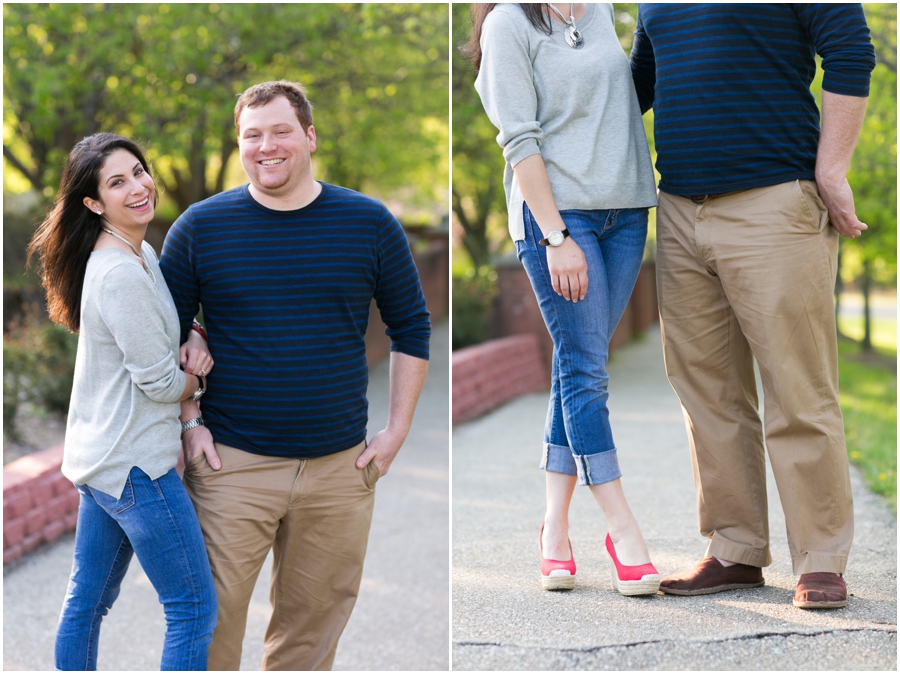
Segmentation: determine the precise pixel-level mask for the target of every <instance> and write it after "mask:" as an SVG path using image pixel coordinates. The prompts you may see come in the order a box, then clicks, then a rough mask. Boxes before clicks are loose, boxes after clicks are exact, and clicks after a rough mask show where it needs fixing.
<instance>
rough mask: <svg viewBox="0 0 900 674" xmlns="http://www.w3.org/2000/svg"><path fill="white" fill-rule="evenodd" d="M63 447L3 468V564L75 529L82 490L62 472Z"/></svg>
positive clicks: (51, 449)
mask: <svg viewBox="0 0 900 674" xmlns="http://www.w3.org/2000/svg"><path fill="white" fill-rule="evenodd" d="M62 456H63V446H62V445H59V446H57V447H52V448H50V449H45V450H44V451H42V452H36V453H34V454H31V455H29V456H24V457H22V458H21V459H17V460H16V461H13V462H12V463H10V464H8V465H6V466H4V467H3V563H4V564H8V563H9V562H10V561H12V560H14V559H17V558H18V557H21V556H22V555H24V554H25V553H28V552H31V551H32V550H34V549H35V548H36V547H37V546H39V545H41V544H43V543H49V542H51V541H55V540H56V539H57V538H59V537H60V536H62V535H63V534H65V533H68V532H70V531H74V530H75V520H76V519H77V516H78V490H77V489H76V488H75V486H74V485H73V484H72V483H71V482H69V481H68V480H67V479H66V478H65V477H63V474H62V473H60V472H59V468H60V466H61V465H62Z"/></svg>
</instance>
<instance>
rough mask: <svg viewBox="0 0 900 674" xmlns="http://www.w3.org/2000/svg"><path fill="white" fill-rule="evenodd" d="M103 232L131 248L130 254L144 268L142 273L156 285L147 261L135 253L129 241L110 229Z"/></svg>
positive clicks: (105, 228)
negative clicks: (148, 275)
mask: <svg viewBox="0 0 900 674" xmlns="http://www.w3.org/2000/svg"><path fill="white" fill-rule="evenodd" d="M103 231H104V232H106V233H107V234H112V235H113V236H114V237H116V238H117V239H119V240H121V241H124V242H125V245H126V246H128V247H129V248H131V252H132V253H134V254H135V255H136V256H137V257H138V258H139V259H140V261H141V265H142V266H143V267H144V271H146V272H147V273H148V274H150V278H152V279H153V283H156V277H155V276H154V275H153V270H152V269H150V266H149V265H148V264H147V261H146V260H145V259H144V256H143V255H141V254H140V253H138V252H137V249H136V248H135V247H134V246H133V245H132V244H131V241H129V240H128V239H126V238H125V237H124V236H122V235H121V234H116V233H115V232H114V231H112V230H111V229H108V228H107V227H104V228H103Z"/></svg>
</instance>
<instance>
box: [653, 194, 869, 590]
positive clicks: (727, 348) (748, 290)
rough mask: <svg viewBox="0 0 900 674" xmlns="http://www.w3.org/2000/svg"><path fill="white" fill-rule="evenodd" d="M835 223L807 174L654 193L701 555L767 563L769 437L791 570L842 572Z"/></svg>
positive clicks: (843, 485) (665, 320)
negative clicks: (717, 190) (722, 188)
mask: <svg viewBox="0 0 900 674" xmlns="http://www.w3.org/2000/svg"><path fill="white" fill-rule="evenodd" d="M837 247H838V234H837V232H836V231H835V230H834V229H833V228H832V227H831V226H830V225H829V224H828V213H827V210H826V208H825V205H824V203H823V202H822V200H821V198H820V197H819V194H818V191H817V189H816V185H815V183H814V182H811V181H793V182H788V183H783V184H780V185H773V186H771V187H763V188H758V189H753V190H745V191H741V192H734V193H731V194H727V195H724V196H721V197H715V198H711V199H706V200H705V201H703V202H702V203H695V202H694V201H692V200H691V199H688V198H685V197H676V196H672V195H670V194H665V193H660V195H659V210H658V213H657V271H658V276H657V286H658V292H659V303H660V318H661V322H662V332H663V350H664V354H665V362H666V373H667V374H668V376H669V381H670V383H671V384H672V387H673V388H674V389H675V392H676V393H677V394H678V397H679V398H680V399H681V404H682V406H683V408H684V415H685V421H686V424H687V431H688V436H689V440H690V446H691V458H692V461H693V468H694V484H695V487H696V490H697V510H698V516H699V522H700V531H701V533H702V534H703V535H704V536H706V537H708V538H711V539H712V540H711V542H710V544H709V550H708V552H707V554H708V555H712V556H715V557H719V558H721V559H725V560H728V561H732V562H738V563H742V564H751V565H753V566H767V565H768V564H770V563H771V554H770V552H769V528H768V510H767V505H766V473H765V457H764V453H763V452H764V445H763V433H762V424H761V422H760V418H759V414H758V399H757V393H756V380H755V377H754V372H753V357H754V356H755V357H756V360H757V363H758V364H759V371H760V375H761V379H762V384H763V390H764V392H765V415H764V417H765V447H767V448H768V451H769V458H770V461H771V463H772V470H773V472H774V474H775V482H776V484H777V486H778V493H779V496H780V497H781V504H782V506H783V508H784V514H785V519H786V523H787V534H788V543H789V546H790V552H791V561H792V564H793V569H794V573H798V574H799V573H810V572H815V571H828V572H832V573H842V572H843V571H844V568H845V566H846V563H847V554H848V552H849V550H850V545H851V543H852V541H853V500H852V495H851V492H850V473H849V466H848V462H847V451H846V446H845V441H844V429H843V420H842V417H841V410H840V407H839V406H838V377H837V338H836V328H835V320H834V300H833V291H834V281H835V273H836V266H837V264H836V263H837Z"/></svg>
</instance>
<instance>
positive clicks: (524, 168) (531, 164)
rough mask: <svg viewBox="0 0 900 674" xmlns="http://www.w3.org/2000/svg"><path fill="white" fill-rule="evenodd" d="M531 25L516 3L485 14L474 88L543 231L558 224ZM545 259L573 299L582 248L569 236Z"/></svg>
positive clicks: (583, 288) (559, 287)
mask: <svg viewBox="0 0 900 674" xmlns="http://www.w3.org/2000/svg"><path fill="white" fill-rule="evenodd" d="M532 32H533V29H532V28H531V26H530V25H529V23H528V21H527V19H525V16H524V14H523V13H522V12H521V10H520V9H519V8H518V7H514V8H512V11H510V10H508V9H505V8H504V9H500V7H498V8H497V9H495V10H494V11H493V12H491V14H489V15H488V17H487V19H485V22H484V26H483V30H482V34H481V46H482V51H483V53H482V59H481V70H480V71H479V74H478V79H477V80H476V81H475V89H476V90H477V91H478V94H479V96H480V97H481V102H482V104H483V105H484V110H485V112H486V113H487V115H488V117H489V118H490V120H491V122H492V123H493V124H494V126H496V127H497V129H498V130H499V131H500V133H499V134H498V135H497V142H498V143H499V145H500V147H502V148H503V158H504V159H506V161H507V162H508V163H509V165H510V166H512V167H513V172H514V173H515V175H516V182H517V183H518V184H519V190H520V191H521V192H522V196H523V197H524V199H525V203H527V204H528V208H529V209H530V210H531V213H532V214H533V215H534V219H535V220H536V221H537V223H538V226H539V227H540V228H541V231H542V232H543V233H544V235H545V236H546V234H547V232H549V231H551V230H554V229H556V230H562V229H564V228H565V224H564V223H563V221H562V218H561V217H560V215H559V209H558V208H557V206H556V200H555V199H554V198H553V190H552V188H551V186H550V179H549V177H548V176H547V167H546V166H545V165H544V158H543V157H542V156H541V154H540V152H541V149H540V148H541V142H542V140H543V138H544V132H543V130H542V129H541V126H540V124H539V123H538V121H537V106H538V103H537V93H536V92H535V90H534V70H533V66H532V61H531V59H532V54H531V50H530V44H529V36H530V35H531V33H532ZM547 263H548V265H549V267H550V280H551V283H552V284H553V289H554V290H555V291H556V292H557V293H558V294H560V295H562V296H563V297H565V298H566V299H567V300H572V301H575V302H577V301H578V300H579V299H584V294H585V293H586V292H587V287H588V278H587V264H586V263H585V260H584V253H582V251H581V249H580V248H579V247H578V244H576V243H575V242H574V241H573V240H572V238H571V237H568V238H567V239H566V240H565V242H564V243H563V244H562V245H561V246H558V247H552V246H548V247H547Z"/></svg>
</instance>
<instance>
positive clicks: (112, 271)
mask: <svg viewBox="0 0 900 674" xmlns="http://www.w3.org/2000/svg"><path fill="white" fill-rule="evenodd" d="M156 201H157V193H156V187H155V185H154V183H153V179H152V177H151V175H150V168H149V166H148V165H147V162H146V160H145V159H144V155H143V153H142V152H141V150H140V148H139V147H138V146H137V145H136V144H135V143H134V142H132V141H130V140H128V139H127V138H122V137H121V136H115V135H113V134H109V133H98V134H96V135H94V136H91V137H89V138H85V139H84V140H82V141H81V142H80V143H78V144H77V145H76V146H75V148H74V149H73V150H72V152H71V153H70V154H69V157H68V160H67V161H66V166H65V169H64V171H63V177H62V183H61V184H60V189H59V194H58V196H57V200H56V205H55V207H54V209H53V210H52V212H51V213H50V215H49V216H48V217H47V219H46V220H45V221H44V222H43V224H42V225H41V226H40V228H39V229H38V231H37V233H36V234H35V237H34V239H33V240H32V242H31V244H30V246H29V259H30V257H31V255H32V254H33V253H35V252H37V253H38V254H39V258H40V262H41V267H42V276H43V278H42V280H43V285H44V288H45V289H46V291H47V305H48V309H49V312H50V317H51V318H52V319H53V320H54V321H56V322H58V323H62V324H63V325H65V326H67V327H68V328H69V329H70V330H72V331H74V332H80V336H79V340H78V352H77V356H76V362H75V379H74V382H73V387H72V400H71V403H70V407H69V417H68V423H67V427H66V442H65V445H66V449H65V454H64V458H63V465H62V471H63V474H64V475H65V476H66V477H67V478H69V479H70V480H72V482H74V483H75V484H76V486H77V487H78V490H79V492H80V494H81V497H80V504H79V509H78V524H77V528H76V533H75V560H74V563H73V565H72V575H71V578H70V581H69V587H68V590H67V592H66V598H65V601H64V603H63V608H62V613H61V615H60V619H59V628H58V631H57V635H56V667H57V668H58V669H63V670H86V669H90V670H93V669H96V668H97V646H98V641H99V633H100V622H101V620H102V619H103V616H104V615H106V613H107V612H108V610H109V609H110V608H111V607H112V604H113V602H114V601H115V599H116V597H117V596H118V594H119V588H120V585H121V583H122V579H123V577H124V576H125V572H126V570H127V568H128V564H129V562H130V560H131V557H132V555H133V554H137V556H138V559H139V560H140V562H141V566H142V567H143V569H144V571H145V572H146V573H147V576H148V577H149V579H150V582H151V583H152V584H153V587H154V588H155V589H156V591H157V593H158V594H159V600H160V603H162V604H163V607H164V609H165V614H166V623H167V630H166V639H165V645H164V647H163V655H162V664H161V667H162V669H164V670H205V669H206V655H207V648H208V646H209V642H210V640H211V639H212V632H213V628H214V627H215V621H216V611H217V605H216V597H215V591H214V589H213V579H212V574H211V572H210V570H209V560H208V558H207V556H206V549H205V547H204V544H203V536H202V534H201V532H200V525H199V523H198V521H197V516H196V514H195V513H194V509H193V506H192V505H191V501H190V500H189V498H188V496H187V492H186V491H185V489H184V486H183V485H182V483H181V480H180V479H179V477H178V475H177V473H176V472H175V464H176V462H177V460H178V453H179V451H180V449H181V439H180V437H181V435H180V433H181V428H180V422H179V420H178V416H179V412H180V405H179V404H178V403H179V401H181V400H185V399H187V398H194V399H197V398H199V397H200V396H201V395H202V394H203V392H204V390H205V387H206V384H205V378H204V376H205V374H206V373H207V372H208V370H209V369H210V368H211V367H212V360H211V359H210V358H209V357H208V356H205V355H201V356H199V357H198V356H195V357H193V360H194V363H192V364H191V366H190V367H189V369H194V368H196V370H197V375H194V374H193V373H186V372H182V371H181V370H180V368H179V348H178V342H179V338H180V329H179V323H178V317H177V315H176V313H175V306H174V304H173V302H172V297H171V296H170V295H169V290H168V288H167V287H166V283H165V280H164V279H163V276H162V274H161V273H160V270H159V264H158V262H157V259H156V255H155V253H154V252H153V249H152V248H151V247H150V245H149V244H146V243H144V235H145V233H146V231H147V225H148V224H149V222H150V221H151V220H152V219H153V214H154V209H155V205H156Z"/></svg>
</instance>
